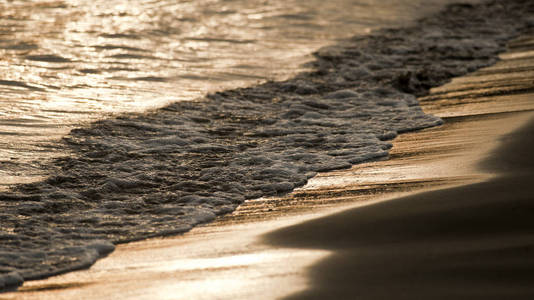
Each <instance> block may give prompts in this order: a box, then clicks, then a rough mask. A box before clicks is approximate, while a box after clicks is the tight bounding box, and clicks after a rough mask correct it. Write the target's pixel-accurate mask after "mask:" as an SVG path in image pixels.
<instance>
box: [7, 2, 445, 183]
mask: <svg viewBox="0 0 534 300" xmlns="http://www.w3.org/2000/svg"><path fill="white" fill-rule="evenodd" d="M448 2H454V0H381V1H378V0H358V1H350V0H333V1H323V0H195V1H175V0H159V1H156V0H143V1H127V0H78V1H76V0H64V1H45V0H42V1H39V0H36V1H24V0H22V1H0V55H1V60H0V135H1V136H2V139H1V140H0V178H2V182H1V183H0V184H2V185H3V187H4V188H5V187H7V186H8V185H10V184H12V183H18V182H29V181H33V180H37V179H40V178H41V177H42V176H46V175H47V172H49V170H46V169H45V168H43V167H42V166H43V164H44V163H46V162H47V161H48V160H49V159H51V158H53V157H57V156H60V155H64V154H65V153H62V152H60V151H58V148H57V147H55V146H54V145H56V144H57V141H59V140H60V139H61V137H62V136H63V135H65V134H66V133H68V131H69V130H70V129H72V128H74V127H79V126H83V125H86V124H88V123H89V122H91V121H94V120H97V119H101V118H105V117H109V116H111V115H114V114H118V113H124V112H141V111H145V110H147V109H150V108H157V107H161V106H163V105H165V104H167V103H170V102H173V101H183V100H191V99H195V98H198V97H201V96H202V95H204V94H206V93H207V92H210V91H214V90H221V89H225V88H232V87H239V86H246V85H251V84H254V83H257V82H262V81H265V80H269V79H272V80H280V79H284V78H287V77H290V76H292V75H294V74H296V73H298V72H300V71H303V70H305V68H304V67H303V66H302V65H303V63H304V62H306V61H309V60H311V56H310V53H311V52H313V51H314V50H316V49H318V48H319V47H321V46H324V45H326V44H329V43H333V42H335V41H336V40H338V39H342V38H346V37H349V36H352V35H355V34H364V33H368V32H369V31H371V30H372V29H375V28H378V27H389V26H399V25H403V24H406V23H408V22H410V21H412V20H414V19H416V18H418V17H420V16H422V15H424V14H427V13H430V12H432V11H435V10H437V9H439V8H440V7H442V6H443V5H444V4H445V3H448ZM0 189H2V187H1V186H0Z"/></svg>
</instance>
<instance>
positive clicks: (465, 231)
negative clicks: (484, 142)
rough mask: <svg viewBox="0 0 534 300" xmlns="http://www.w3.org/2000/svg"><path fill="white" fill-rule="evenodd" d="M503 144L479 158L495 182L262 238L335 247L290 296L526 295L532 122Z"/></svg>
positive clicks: (532, 206)
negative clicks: (302, 287) (307, 281)
mask: <svg viewBox="0 0 534 300" xmlns="http://www.w3.org/2000/svg"><path fill="white" fill-rule="evenodd" d="M531 116H532V117H534V114H531ZM505 139H506V141H505V143H504V145H503V146H501V147H499V148H498V150H497V151H496V152H495V153H493V154H492V155H491V157H490V158H489V159H486V160H484V161H483V162H482V167H483V168H485V169H487V170H489V171H491V172H497V173H499V174H500V176H498V177H497V178H495V179H491V180H489V181H485V182H483V183H477V184H471V185H466V186H461V187H456V188H451V189H445V190H439V191H433V192H427V193H420V194H416V195H412V196H409V197H404V198H400V199H395V200H393V201H387V202H382V203H379V204H375V205H370V206H366V207H362V208H357V209H352V210H348V211H344V212H342V213H339V214H335V215H332V216H328V217H325V218H320V219H317V220H313V221H310V222H306V223H303V224H299V225H296V226H292V227H289V228H284V229H282V230H279V231H276V232H274V233H271V234H269V235H267V240H268V241H269V243H270V244H271V245H273V246H275V247H296V248H307V249H316V250H318V249H320V250H329V251H333V254H332V255H330V256H328V258H326V259H324V260H322V261H321V262H320V263H318V264H316V265H314V266H313V267H312V268H311V270H310V271H309V273H310V276H311V283H310V286H311V288H309V289H307V290H306V291H305V292H303V293H299V294H296V295H294V296H292V297H289V299H349V298H353V297H358V298H359V299H532V298H533V297H534V286H532V282H533V280H534V272H533V271H534V239H533V238H534V235H533V231H532V228H533V227H534V187H533V185H532V183H533V182H534V155H533V154H532V147H534V119H533V121H531V122H530V123H529V124H528V126H526V127H523V128H522V129H520V130H518V131H516V132H514V133H513V134H509V135H506V136H505Z"/></svg>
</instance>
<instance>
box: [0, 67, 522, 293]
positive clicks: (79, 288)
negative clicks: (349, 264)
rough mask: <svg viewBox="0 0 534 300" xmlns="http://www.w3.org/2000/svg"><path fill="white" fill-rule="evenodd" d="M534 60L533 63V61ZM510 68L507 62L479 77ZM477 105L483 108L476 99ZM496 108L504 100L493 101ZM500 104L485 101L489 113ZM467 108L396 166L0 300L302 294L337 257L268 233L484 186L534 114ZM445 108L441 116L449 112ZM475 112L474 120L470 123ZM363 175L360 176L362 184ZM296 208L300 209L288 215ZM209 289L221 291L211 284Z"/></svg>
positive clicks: (366, 169) (405, 149) (395, 154)
mask: <svg viewBox="0 0 534 300" xmlns="http://www.w3.org/2000/svg"><path fill="white" fill-rule="evenodd" d="M526 61H529V62H530V63H532V61H533V60H532V59H527V60H526ZM506 64H507V62H506V61H502V62H500V63H498V64H497V65H495V66H494V67H490V68H487V69H483V70H482V71H481V72H482V73H483V72H485V71H487V70H491V69H492V68H500V67H501V66H502V65H504V66H506ZM475 75H476V74H475ZM471 76H474V75H471ZM463 78H464V79H465V78H466V77H463ZM460 85H461V83H460ZM457 86H458V83H457V82H456V83H455V82H454V81H453V82H452V83H451V84H449V85H446V86H444V87H442V88H440V89H442V90H443V89H447V88H450V89H451V90H454V89H456V88H457ZM527 95H528V94H527ZM472 100H473V102H475V103H477V102H480V101H478V100H477V99H476V98H473V99H472ZM493 100H494V101H498V100H499V99H498V97H497V98H496V97H494V98H493ZM464 102H465V104H466V105H469V103H470V101H464ZM494 103H495V102H492V101H487V102H486V104H487V105H488V107H491V106H492V105H493V104H494ZM526 104H527V107H524V109H518V110H519V111H521V110H525V109H526V110H532V109H533V107H532V104H530V103H528V102H527V103H526ZM528 105H530V106H528ZM423 107H424V108H425V104H424V101H423ZM427 107H428V106H427ZM461 107H462V106H461V104H459V105H457V106H456V109H457V111H458V112H462V111H463V112H464V114H463V116H458V115H461V114H460V113H457V114H456V115H457V117H453V118H449V119H448V120H449V122H446V124H445V125H443V126H442V127H439V128H431V129H427V130H423V131H420V132H414V133H405V134H403V135H401V136H399V138H397V139H396V140H395V141H394V144H395V146H394V148H393V149H392V152H391V158H392V159H391V160H388V161H376V162H369V163H364V164H361V165H357V166H355V167H353V168H352V169H350V170H341V171H335V172H330V173H326V174H321V175H319V176H318V177H316V178H314V179H313V180H312V181H310V183H309V187H304V188H302V189H299V190H297V191H295V192H293V193H292V194H291V195H290V196H287V197H282V198H269V199H261V200H256V201H247V202H246V203H245V204H244V205H243V206H241V207H240V208H239V209H238V210H236V211H235V212H234V213H233V214H231V215H228V216H224V217H222V218H219V220H218V221H216V222H215V223H212V224H206V225H203V226H201V227H198V228H195V229H193V230H192V231H191V232H189V233H186V234H185V235H183V236H178V237H171V238H159V239H151V240H147V241H142V242H135V243H130V244H123V245H119V246H117V249H116V251H115V252H113V253H111V255H110V256H108V257H107V258H106V259H104V260H100V261H98V262H97V263H96V264H95V265H94V266H93V267H92V268H91V269H89V270H86V271H79V272H72V273H68V274H64V275H61V276H57V277H52V278H49V279H46V280H38V281H29V282H26V283H25V284H24V285H23V286H22V287H21V288H20V290H19V291H18V292H15V293H7V294H2V295H0V299H37V298H38V299H69V298H73V297H88V298H91V297H92V298H105V297H108V298H110V297H113V296H115V297H117V296H118V295H121V296H123V297H125V298H143V297H145V298H147V299H149V298H153V297H154V296H155V295H156V296H157V297H158V298H161V299H165V298H176V296H177V295H178V294H180V295H182V296H183V298H200V299H202V298H203V297H204V298H206V299H209V298H210V296H211V298H213V297H216V296H217V297H220V298H228V299H230V298H234V299H235V298H260V299H261V298H266V299H272V298H275V297H283V296H286V295H288V294H293V293H295V292H298V291H299V290H303V289H305V288H307V287H308V286H309V284H310V283H309V282H308V281H307V280H308V277H307V273H306V271H307V270H308V268H309V267H310V266H313V265H314V264H315V263H317V262H318V261H320V260H321V259H328V257H329V255H330V252H328V251H324V250H309V249H308V250H304V251H298V250H296V249H283V248H271V247H269V246H267V245H265V244H263V243H262V241H261V236H262V235H263V234H266V233H268V232H270V231H272V230H274V229H281V228H285V227H288V226H292V225H296V224H298V223H302V222H304V221H309V220H310V219H314V218H318V217H324V216H325V215H329V214H332V213H335V212H339V211H341V210H345V209H346V208H349V207H354V206H362V205H363V206H365V205H369V204H371V202H372V201H375V202H376V201H384V200H390V199H392V198H396V197H400V196H403V195H406V194H410V193H414V192H417V191H420V190H425V189H432V188H434V189H436V188H438V189H439V188H444V187H445V186H450V185H458V184H462V183H465V182H466V181H467V180H468V179H469V178H471V179H473V178H474V179H475V180H476V181H482V180H484V179H487V178H489V177H488V176H493V175H494V174H489V175H488V174H483V172H482V171H481V170H477V166H476V162H475V161H474V160H473V158H481V157H484V156H486V155H488V153H489V151H490V150H491V149H493V148H495V146H497V145H499V143H500V141H499V138H500V137H502V136H505V135H506V134H507V133H509V132H511V131H513V130H514V129H516V128H518V127H520V126H521V125H522V124H523V123H524V122H526V120H525V118H526V117H525V116H526V114H528V113H524V112H523V113H521V112H506V113H497V112H495V113H490V114H485V115H476V114H477V112H476V111H472V110H471V111H470V110H462V108H461ZM529 107H530V108H529ZM514 108H517V107H516V106H514ZM447 109H448V108H447V107H445V108H443V110H442V111H441V113H444V112H446V111H447ZM448 111H450V109H449V110H448ZM469 112H471V113H472V114H475V115H474V116H469V114H470V113H469ZM434 113H436V114H437V115H440V111H439V109H437V108H436V107H434ZM521 115H522V116H523V117H522V118H521V117H519V116H521ZM451 121H452V122H451ZM503 125H505V126H503ZM484 137H485V138H484ZM421 145H424V146H423V147H421ZM481 145H486V146H484V147H481ZM473 153H474V154H473ZM452 162H455V163H454V164H452ZM437 170H439V171H437ZM355 174H358V175H360V176H361V177H359V178H355V177H354V175H355ZM447 174H448V175H447ZM408 175H409V176H408ZM490 180H491V179H490ZM292 197H293V198H292ZM295 197H296V198H295ZM298 201H301V203H302V205H301V206H298V205H297V206H296V207H291V208H290V209H284V208H287V207H289V206H291V204H294V203H295V202H297V203H298ZM390 202H393V201H390ZM313 203H315V205H313ZM383 203H389V202H383ZM287 204H290V205H287ZM378 205H382V204H378ZM268 210H271V212H270V214H269V216H267V217H263V219H262V217H259V219H258V216H265V212H266V211H268ZM254 212H256V213H254ZM245 216H247V217H245ZM210 282H211V283H213V282H216V283H217V284H216V285H215V286H213V285H211V286H210ZM208 287H209V288H208ZM275 287H276V288H275ZM208 290H209V291H208ZM262 292H263V293H264V294H262Z"/></svg>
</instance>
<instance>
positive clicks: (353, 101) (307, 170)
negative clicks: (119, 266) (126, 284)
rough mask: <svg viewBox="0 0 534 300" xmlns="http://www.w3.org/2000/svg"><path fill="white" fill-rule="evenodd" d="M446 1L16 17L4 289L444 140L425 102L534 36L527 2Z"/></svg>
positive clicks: (0, 214) (200, 4)
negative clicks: (406, 145) (421, 142)
mask: <svg viewBox="0 0 534 300" xmlns="http://www.w3.org/2000/svg"><path fill="white" fill-rule="evenodd" d="M447 2H450V1H376V2H375V1H329V2H328V3H323V1H228V0H227V1H222V0H219V1H191V2H187V1H183V2H178V3H176V2H175V1H140V2H136V4H135V5H132V4H131V3H130V4H128V3H126V2H121V1H113V0H108V1H54V2H51V1H46V2H41V1H11V2H9V3H4V4H3V6H4V7H3V8H2V17H1V18H0V22H1V27H0V28H2V40H1V42H0V45H1V49H2V54H3V57H4V61H3V62H4V63H3V64H2V71H3V73H2V74H3V76H4V78H2V79H1V81H0V86H1V88H2V93H1V97H2V102H0V103H1V106H2V111H1V115H0V131H1V133H2V137H3V139H2V140H1V142H0V153H1V154H0V157H1V160H0V166H1V167H2V169H1V172H2V175H1V176H2V177H3V179H4V178H5V180H3V182H4V186H5V192H3V193H1V194H0V224H1V228H0V230H1V232H0V240H1V243H0V288H2V285H5V286H16V285H18V284H20V283H21V282H22V281H23V280H29V279H36V278H42V277H46V276H51V275H54V274H59V273H62V272H66V271H71V270H75V269H79V268H84V267H87V266H90V265H91V264H92V263H94V261H95V260H96V259H98V258H99V257H101V256H102V255H105V254H106V253H108V252H110V251H112V250H113V248H114V244H115V243H119V242H127V241H131V240H137V239H143V238H147V237H152V236H161V235H168V234H177V233H181V232H185V231H187V230H189V229H191V228H192V227H193V226H195V225H196V224H199V223H203V222H208V221H210V220H213V219H214V218H215V217H216V216H217V215H220V214H224V213H228V212H231V211H233V210H234V209H235V208H236V207H237V205H239V204H240V203H242V202H243V201H244V200H245V199H252V198H258V197H265V196H272V195H278V194H283V193H287V192H289V191H291V190H293V189H294V188H296V187H299V186H302V185H304V184H305V183H306V182H307V179H308V178H310V177H312V176H314V175H315V174H316V173H317V172H321V171H328V170H334V169H339V168H347V167H350V166H351V165H353V164H356V163H359V162H362V161H365V160H369V159H375V158H380V157H385V156H387V150H388V149H389V148H390V147H391V144H390V143H389V140H391V139H393V138H394V137H395V136H396V135H397V134H398V133H401V132H405V131H410V130H416V129H421V128H425V127H430V126H435V125H439V124H441V120H440V119H439V118H436V117H433V116H429V115H426V114H424V113H423V112H422V111H421V109H420V108H419V106H418V102H417V100H416V96H417V95H421V94H424V93H426V92H427V91H428V89H429V88H431V87H432V86H436V85H439V84H442V83H444V82H445V81H446V80H448V79H449V78H451V77H453V76H458V75H462V74H465V73H467V72H470V71H473V70H476V69H477V68H480V67H482V66H486V65H488V64H491V63H493V62H494V61H495V60H496V56H497V54H498V53H499V52H500V51H502V50H503V49H504V45H505V43H506V41H507V40H508V39H510V38H512V37H514V36H516V35H517V34H518V33H520V32H521V30H522V29H524V28H527V27H529V26H530V27H532V25H534V22H533V19H532V14H533V9H534V8H533V7H532V6H533V3H531V1H522V0H513V1H500V2H499V1H497V2H489V4H477V5H475V6H473V5H468V4H464V5H454V6H450V7H448V8H447V9H446V10H444V11H443V12H441V13H436V11H437V10H438V9H439V8H443V6H444V4H446V3H447ZM423 16H430V17H427V18H424V19H421V20H419V21H417V22H415V20H416V19H417V18H420V17H423ZM387 27H398V28H399V29H381V28H387ZM325 45H330V46H327V47H323V46H325ZM319 47H322V48H320V49H319V50H318V51H317V52H316V53H315V55H314V56H313V57H312V56H310V52H312V51H313V50H316V49H318V48H319ZM304 62H308V63H307V64H306V65H304V66H303V65H302V64H303V63H304ZM245 86H249V87H247V88H237V87H245ZM206 93H208V94H207V95H206V96H203V95H205V94H206Z"/></svg>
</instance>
